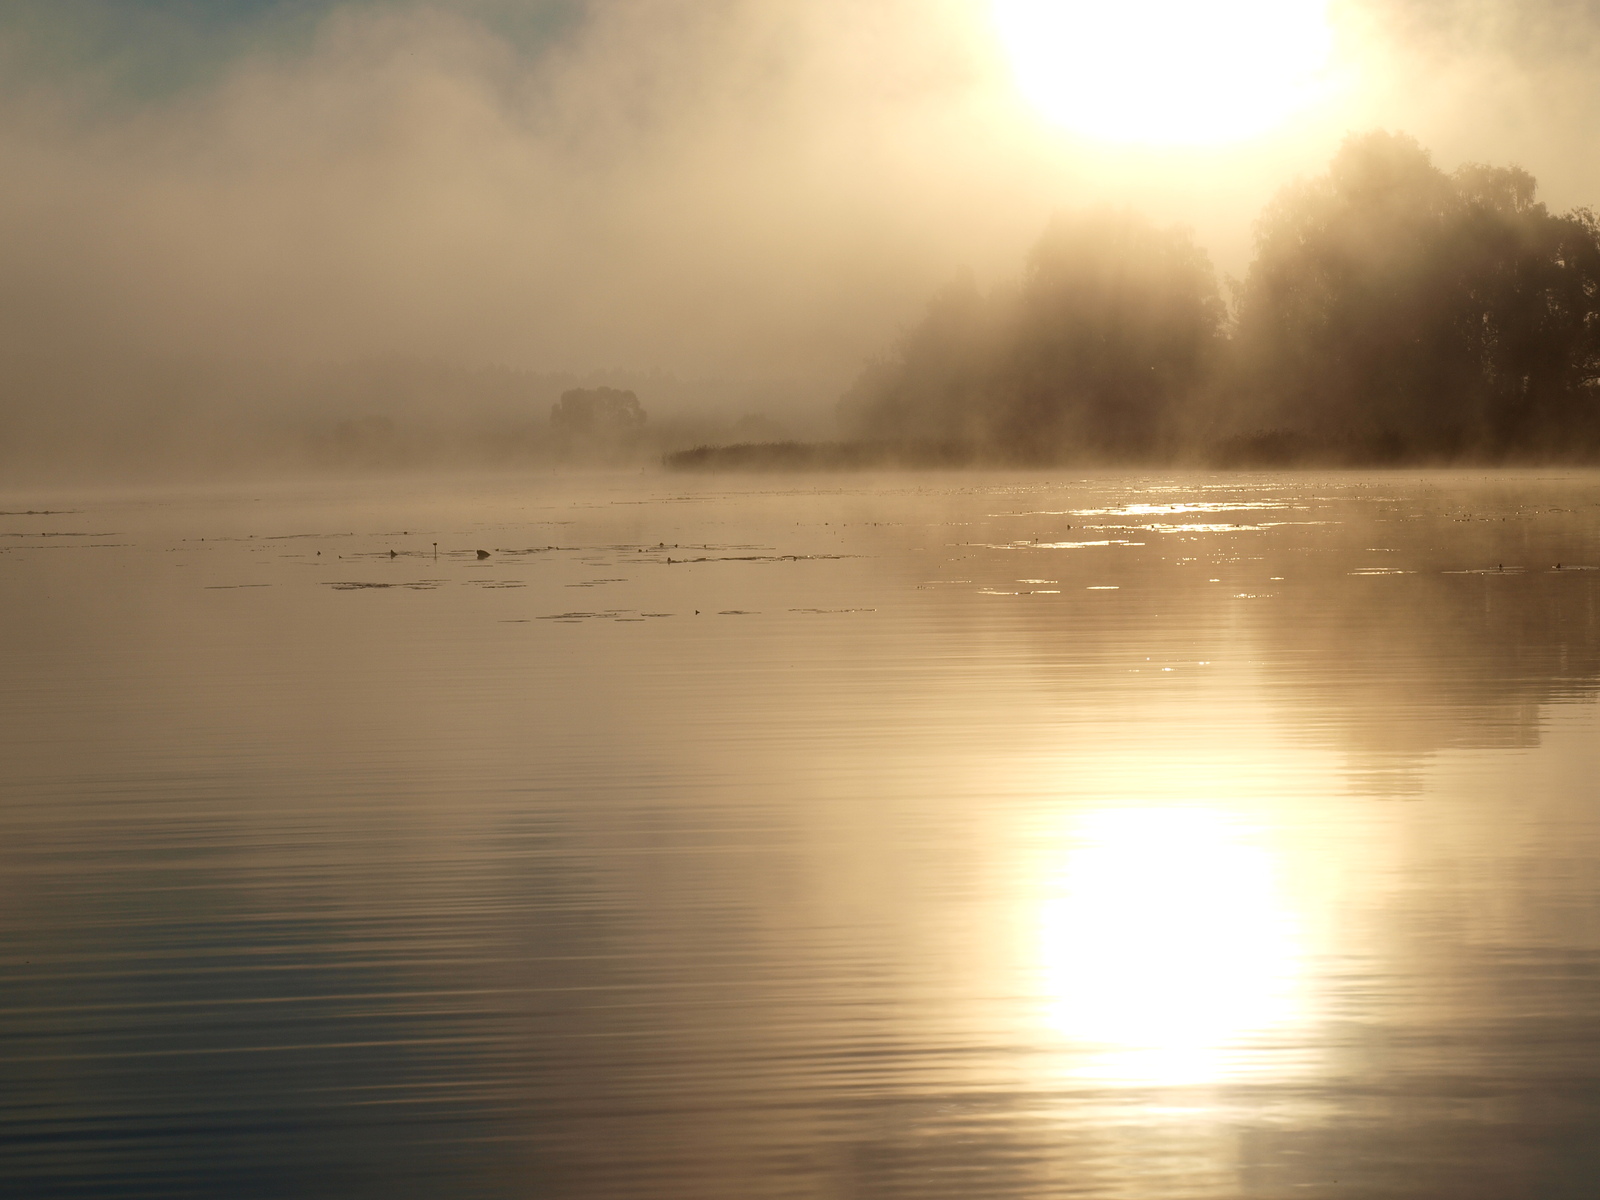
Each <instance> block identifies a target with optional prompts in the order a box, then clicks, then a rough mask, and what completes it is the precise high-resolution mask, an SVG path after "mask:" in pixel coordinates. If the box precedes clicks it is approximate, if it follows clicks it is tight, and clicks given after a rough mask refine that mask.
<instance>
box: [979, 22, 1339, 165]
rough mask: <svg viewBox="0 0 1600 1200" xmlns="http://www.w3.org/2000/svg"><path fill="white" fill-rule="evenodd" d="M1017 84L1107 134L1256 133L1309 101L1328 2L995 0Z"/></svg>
mask: <svg viewBox="0 0 1600 1200" xmlns="http://www.w3.org/2000/svg"><path fill="white" fill-rule="evenodd" d="M993 5H994V10H993V11H994V20H995V25H996V28H997V30H998V31H999V34H1000V39H1001V41H1002V43H1003V44H1004V46H1005V49H1006V51H1007V54H1008V56H1009V58H1010V60H1011V66H1012V70H1013V73H1014V75H1015V78H1016V82H1017V86H1018V88H1019V89H1020V90H1021V91H1022V92H1023V94H1024V95H1025V96H1027V98H1028V99H1029V100H1030V101H1032V103H1033V104H1034V105H1036V106H1037V107H1038V108H1039V109H1040V110H1041V111H1042V112H1043V113H1044V114H1045V115H1046V116H1048V117H1049V118H1050V119H1052V120H1054V121H1057V122H1060V123H1061V124H1063V125H1066V126H1068V127H1069V128H1072V129H1075V130H1077V131H1078V132H1080V133H1084V134H1088V135H1090V136H1092V137H1096V138H1102V139H1105V140H1107V141H1114V142H1139V143H1147V144H1169V145H1197V144H1214V143H1221V142H1230V141H1237V140H1241V139H1243V138H1247V137H1251V136H1253V135H1256V134H1259V133H1264V132H1266V131H1267V130H1269V129H1271V128H1273V127H1274V126H1276V125H1278V124H1281V123H1282V122H1283V121H1285V120H1287V119H1288V118H1289V117H1290V116H1291V115H1292V114H1293V113H1295V112H1296V111H1297V110H1299V109H1301V108H1303V107H1305V106H1306V105H1308V104H1309V103H1311V102H1312V101H1313V100H1314V99H1315V98H1316V97H1317V95H1318V93H1319V91H1320V89H1321V76H1322V73H1323V71H1324V70H1325V68H1326V66H1327V62H1328V58H1329V54H1330V50H1331V41H1332V38H1331V34H1330V32H1329V29H1328V23H1327V3H1326V0H1213V2H1212V3H1202V2H1197V0H1118V2H1116V3H1108V2H1107V0H993Z"/></svg>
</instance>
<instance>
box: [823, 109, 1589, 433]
mask: <svg viewBox="0 0 1600 1200" xmlns="http://www.w3.org/2000/svg"><path fill="white" fill-rule="evenodd" d="M1254 232H1255V259H1254V261H1253V262H1252V264H1251V266H1250V268H1249V270H1248V272H1247V274H1246V276H1245V278H1244V280H1243V281H1242V282H1237V283H1235V282H1232V281H1230V283H1229V288H1228V293H1229V294H1228V295H1227V296H1226V297H1225V296H1224V292H1223V289H1222V288H1221V287H1219V285H1218V280H1217V276H1216V272H1215V270H1214V269H1213V267H1212V264H1211V262H1210V260H1209V258H1208V257H1207V255H1206V254H1205V252H1204V251H1203V250H1202V249H1201V248H1200V247H1198V246H1196V245H1195V243H1194V240H1193V237H1192V235H1191V234H1190V233H1189V232H1188V231H1187V230H1184V229H1181V228H1160V227H1158V226H1156V225H1154V224H1152V223H1151V222H1150V221H1148V220H1146V219H1144V218H1143V217H1141V216H1139V215H1138V214H1136V213H1133V212H1131V211H1117V210H1112V209H1095V210H1090V211H1086V212H1080V213H1072V214H1063V215H1060V216H1058V217H1057V218H1056V219H1055V220H1054V221H1052V222H1051V224H1050V226H1049V227H1048V228H1047V229H1046V230H1045V233H1044V236H1043V237H1042V238H1041V239H1040V240H1039V242H1038V244H1037V245H1036V246H1035V247H1034V249H1033V251H1032V253H1031V254H1030V256H1029V258H1028V260H1027V264H1026V268H1025V270H1024V272H1023V275H1022V278H1021V279H1020V281H1018V282H1017V283H1015V284H1013V285H1010V286H1007V287H1002V288H998V289H995V290H993V291H990V292H988V293H984V292H980V290H979V289H978V288H977V286H976V285H975V283H974V282H973V280H972V278H971V277H970V276H965V277H963V278H960V279H958V280H956V281H955V282H953V283H952V284H950V285H949V286H947V287H946V288H944V289H943V290H941V291H940V292H939V293H938V294H937V295H936V296H934V297H933V299H932V301H931V303H930V304H929V306H928V310H927V313H926V315H925V316H924V317H923V318H922V320H921V321H920V322H919V323H918V324H916V325H915V326H914V327H912V328H911V329H910V330H908V331H907V333H906V334H905V335H904V337H903V338H902V339H901V341H900V343H899V344H898V345H897V346H896V347H895V349H894V351H893V353H891V354H890V355H888V356H886V357H885V358H883V359H881V360H879V361H876V362H873V363H871V364H869V365H868V366H867V367H866V368H865V370H863V372H862V373H861V375H860V377H859V378H858V379H857V380H856V382H855V384H854V386H853V387H852V388H851V389H850V391H849V392H848V393H847V394H846V395H845V396H844V398H843V399H842V400H841V401H840V418H841V421H842V423H843V424H844V426H845V428H846V429H847V430H848V431H849V432H850V433H851V434H852V435H853V436H856V437H859V438H863V439H867V440H875V441H886V442H913V441H915V442H926V443H938V444H952V445H961V446H966V447H971V448H974V449H976V450H978V451H979V452H981V453H984V454H986V455H989V456H992V457H995V458H999V459H1003V460H1006V461H1016V462H1054V461H1062V460H1072V459H1090V458H1097V459H1111V460H1117V461H1142V460H1143V461H1153V460H1168V459H1177V458H1182V457H1185V456H1193V455H1196V454H1198V455H1200V456H1203V457H1207V458H1210V459H1212V460H1217V461H1223V462H1235V463H1238V462H1262V463H1266V462H1295V461H1336V462H1349V463H1359V462H1401V461H1505V460H1536V459H1541V460H1553V459H1585V458H1586V459H1594V458H1600V219H1597V218H1596V215H1595V214H1594V212H1592V211H1591V210H1589V209H1583V208H1580V209H1575V210H1573V211H1571V212H1567V213H1561V214H1557V213H1552V212H1551V211H1549V209H1548V208H1547V207H1546V206H1545V205H1544V204H1543V203H1541V202H1539V201H1538V200H1537V199H1536V188H1535V181H1534V179H1533V177H1532V176H1531V175H1529V174H1528V173H1527V172H1526V171H1523V170H1521V169H1520V168H1517V167H1491V166H1485V165H1481V164H1469V165H1466V166H1463V167H1461V168H1460V169H1459V170H1457V171H1455V172H1454V173H1452V174H1446V173H1445V172H1444V171H1442V170H1440V169H1439V168H1438V167H1437V166H1435V165H1434V163H1433V161H1432V159H1431V157H1430V155H1429V154H1428V152H1427V151H1426V150H1424V149H1423V148H1422V147H1421V146H1420V145H1418V144H1417V142H1416V141H1415V140H1413V139H1411V138H1409V137H1406V136H1404V135H1400V134H1391V133H1384V132H1376V133H1367V134H1361V135H1354V136H1351V137H1349V138H1347V139H1346V141H1345V142H1344V144H1343V146H1342V147H1341V148H1340V149H1339V151H1338V153H1337V154H1336V155H1335V157H1334V159H1333V161H1332V163H1331V164H1330V167H1329V169H1328V171H1327V173H1326V174H1324V175H1321V176H1318V177H1316V178H1314V179H1310V180H1303V181H1299V182H1296V183H1294V184H1291V185H1289V186H1288V187H1285V188H1284V189H1282V190H1281V191H1280V192H1279V193H1278V194H1277V196H1276V197H1275V198H1274V199H1273V200H1272V201H1271V202H1270V203H1269V204H1268V206H1267V207H1266V209H1265V210H1264V211H1263V212H1262V214H1261V216H1260V218H1259V219H1258V220H1257V221H1256V223H1255V228H1254Z"/></svg>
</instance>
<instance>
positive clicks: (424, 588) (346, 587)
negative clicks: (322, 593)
mask: <svg viewBox="0 0 1600 1200" xmlns="http://www.w3.org/2000/svg"><path fill="white" fill-rule="evenodd" d="M444 582H445V581H444V580H443V579H418V580H414V581H412V582H410V583H367V582H364V581H361V580H354V579H341V580H337V581H329V582H325V583H324V586H325V587H331V588H332V589H333V590H334V591H336V592H361V591H367V590H369V589H372V588H406V589H408V590H410V591H413V592H432V591H437V590H438V588H439V585H440V584H441V583H444Z"/></svg>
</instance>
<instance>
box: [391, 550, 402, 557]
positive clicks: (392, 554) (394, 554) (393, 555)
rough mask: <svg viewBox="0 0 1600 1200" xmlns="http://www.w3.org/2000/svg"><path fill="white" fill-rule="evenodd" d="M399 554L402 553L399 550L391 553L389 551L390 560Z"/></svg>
mask: <svg viewBox="0 0 1600 1200" xmlns="http://www.w3.org/2000/svg"><path fill="white" fill-rule="evenodd" d="M399 553H400V552H399V551H398V550H391V551H389V557H390V558H394V557H395V556H396V555H397V554H399Z"/></svg>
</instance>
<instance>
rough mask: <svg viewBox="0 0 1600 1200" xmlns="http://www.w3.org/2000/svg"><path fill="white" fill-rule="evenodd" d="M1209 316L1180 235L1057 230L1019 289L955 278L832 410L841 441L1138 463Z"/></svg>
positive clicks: (1209, 289) (1098, 213)
mask: <svg viewBox="0 0 1600 1200" xmlns="http://www.w3.org/2000/svg"><path fill="white" fill-rule="evenodd" d="M1224 315H1225V314H1224V308H1223V304H1222V301H1221V298H1220V296H1219V295H1218V292H1217V284H1216V277H1215V274H1214V272H1213V271H1212V268H1211V264H1210V261H1209V260H1208V259H1207V258H1206V255H1205V253H1204V252H1203V251H1201V250H1200V249H1199V248H1198V247H1196V246H1195V245H1194V242H1193V240H1192V238H1191V237H1190V235H1189V233H1188V232H1187V231H1185V230H1181V229H1159V228H1157V227H1156V226H1154V225H1152V224H1151V223H1150V222H1148V221H1147V220H1145V219H1144V218H1142V217H1140V216H1138V215H1137V214H1134V213H1132V212H1126V211H1122V212H1119V211H1114V210H1110V209H1097V210H1092V211H1089V212H1084V213H1077V214H1065V215H1062V216H1058V217H1057V218H1056V219H1055V220H1054V221H1052V222H1051V224H1050V226H1049V227H1048V228H1047V229H1046V231H1045V234H1044V236H1043V237H1042V238H1041V239H1040V241H1039V243H1038V244H1037V245H1036V246H1035V247H1034V250H1033V252H1032V254H1031V255H1030V256H1029V259H1028V264H1027V269H1026V272H1025V274H1024V276H1023V279H1022V282H1021V284H1020V286H1018V287H1016V288H1014V289H1009V290H1001V291H998V292H996V293H994V294H992V295H989V296H983V295H981V294H980V293H979V291H978V289H977V287H976V285H975V284H974V283H973V282H972V279H971V277H970V276H966V277H963V278H961V279H959V280H957V281H956V282H955V283H954V284H952V285H951V286H949V287H948V288H946V289H944V290H943V291H942V292H940V293H939V294H938V295H937V296H936V297H935V298H934V300H933V302H932V304H930V306H929V308H928V312H927V315H926V316H925V317H924V319H923V320H922V322H921V323H920V324H919V325H917V326H916V327H915V328H914V329H912V330H911V331H910V332H909V333H908V334H907V335H906V336H905V337H904V338H903V339H902V341H901V343H900V346H899V347H898V352H897V353H896V354H895V355H894V356H893V357H891V358H889V359H887V360H884V361H881V362H878V363H874V364H872V365H870V366H869V367H868V368H867V369H866V370H865V371H864V372H863V373H862V375H861V377H860V378H859V379H858V380H857V381H856V384H855V386H854V387H853V388H852V389H851V391H850V392H849V393H847V395H846V396H845V398H844V400H843V401H842V402H841V408H840V415H841V418H842V420H843V421H844V422H845V423H846V425H847V426H849V427H850V428H851V429H852V431H853V432H856V433H858V434H861V435H863V436H867V437H876V438H888V439H894V438H907V437H914V438H924V439H932V440H944V441H956V442H966V443H976V444H978V445H981V446H984V447H986V448H988V449H989V450H991V451H993V452H995V453H997V454H999V455H1001V456H1003V457H1006V458H1009V459H1013V460H1022V461H1046V460H1051V459H1056V458H1060V457H1063V456H1067V457H1071V456H1074V455H1079V454H1095V455H1100V456H1112V457H1120V458H1130V457H1143V456H1148V455H1150V454H1153V453H1157V452H1159V451H1161V450H1162V449H1163V448H1164V447H1166V446H1167V445H1169V444H1170V442H1171V441H1172V440H1173V438H1174V437H1175V435H1176V432H1177V430H1178V429H1179V428H1180V426H1181V424H1182V418H1183V416H1184V409H1185V407H1186V406H1188V405H1191V404H1193V403H1194V402H1195V400H1196V398H1197V396H1198V394H1199V392H1200V389H1201V388H1202V387H1203V386H1204V384H1205V381H1206V379H1207V377H1208V375H1209V373H1210V371H1211V370H1212V368H1213V367H1214V365H1215V363H1216V361H1217V355H1218V352H1219V350H1220V348H1221V331H1222V325H1223V318H1224Z"/></svg>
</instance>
